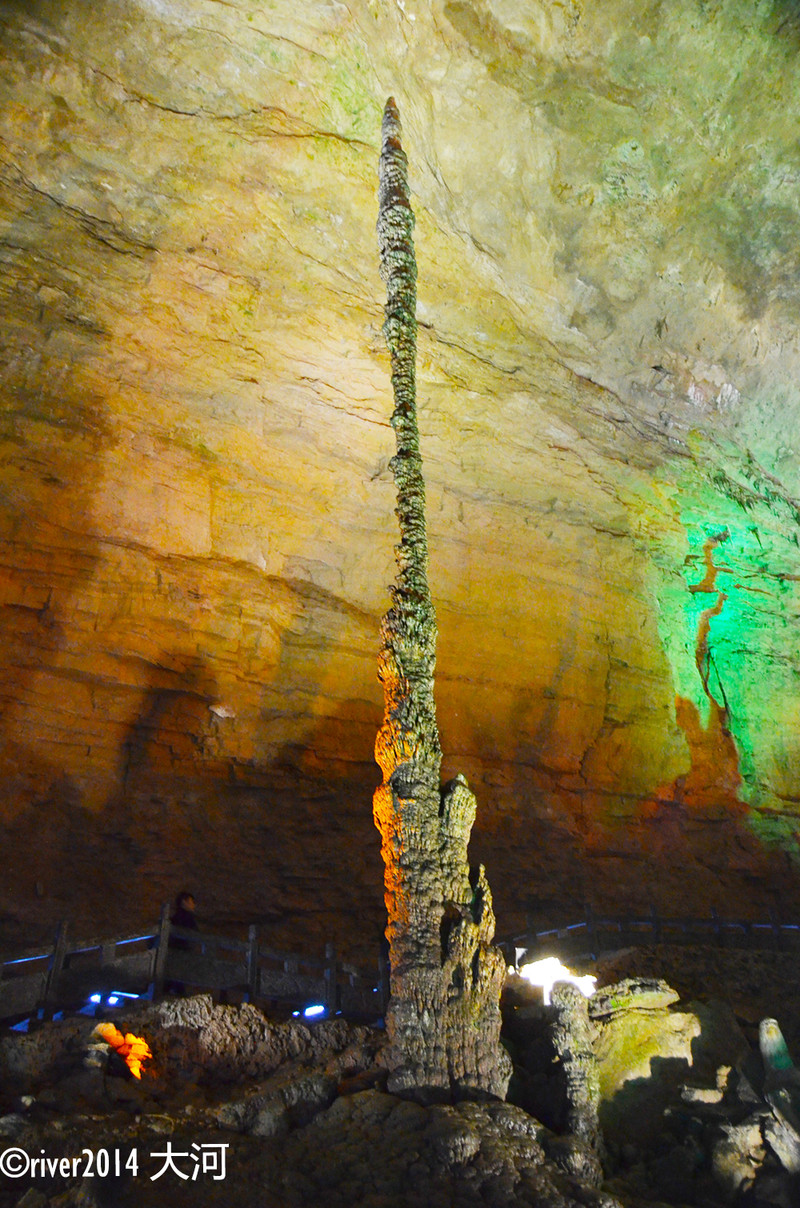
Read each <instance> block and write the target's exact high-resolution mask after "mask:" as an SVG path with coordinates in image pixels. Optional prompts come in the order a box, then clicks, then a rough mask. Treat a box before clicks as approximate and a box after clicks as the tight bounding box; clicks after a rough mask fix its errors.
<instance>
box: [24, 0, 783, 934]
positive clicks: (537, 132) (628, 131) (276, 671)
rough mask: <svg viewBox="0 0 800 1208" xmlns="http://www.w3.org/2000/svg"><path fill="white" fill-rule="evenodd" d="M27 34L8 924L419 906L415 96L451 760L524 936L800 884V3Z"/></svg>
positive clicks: (276, 11)
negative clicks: (384, 273) (400, 331)
mask: <svg viewBox="0 0 800 1208" xmlns="http://www.w3.org/2000/svg"><path fill="white" fill-rule="evenodd" d="M0 27H1V29H2V43H1V45H2V49H1V50H0V291H1V296H2V310H3V317H4V322H3V325H2V332H0V364H2V374H1V378H2V380H1V382H0V387H1V389H2V427H0V436H1V438H2V442H3V456H2V459H1V461H0V491H2V500H3V507H2V529H0V540H1V541H2V577H1V578H0V583H1V584H2V605H3V614H2V615H3V633H4V638H3V649H2V650H1V651H0V692H1V693H2V700H3V710H2V717H1V718H0V730H1V731H2V745H1V746H0V760H2V787H1V788H0V793H1V794H2V802H0V810H1V811H2V816H3V818H4V827H5V831H6V838H7V842H6V843H5V845H4V856H3V859H4V864H5V867H4V877H3V880H4V890H3V893H4V895H5V896H4V899H3V901H2V903H0V910H2V912H3V914H4V918H5V920H6V922H7V925H8V927H7V930H8V935H9V936H10V937H11V938H12V939H15V940H18V939H21V938H23V937H30V936H32V935H33V934H34V933H36V934H37V935H38V931H37V928H40V929H41V928H46V927H48V926H49V925H50V924H51V923H52V921H53V919H55V918H57V917H61V916H62V915H64V914H70V915H78V916H80V917H81V918H83V919H84V925H88V924H86V919H88V918H91V917H94V916H96V914H97V913H98V912H108V911H109V910H110V914H111V916H112V917H113V918H114V919H117V917H118V916H119V917H122V916H124V917H133V916H134V915H135V916H136V917H137V918H139V917H142V918H143V917H145V916H147V917H149V916H150V915H154V914H155V913H156V912H157V909H158V905H159V904H160V901H161V900H162V898H164V897H167V896H169V895H170V893H172V892H174V890H175V889H176V888H178V887H179V885H178V883H183V882H186V881H188V882H191V883H192V884H193V885H195V886H197V887H199V893H198V896H199V898H200V899H201V911H202V907H203V905H205V907H206V912H207V914H208V915H209V916H213V917H214V918H215V919H218V920H220V921H223V922H225V921H228V922H236V921H238V920H250V919H253V918H258V919H260V920H263V921H265V922H266V923H270V924H271V925H272V926H273V929H274V932H275V934H276V935H278V936H280V935H281V934H283V932H284V931H285V932H286V934H288V933H289V931H291V930H292V928H293V927H297V926H302V927H303V928H305V929H306V930H307V931H311V932H313V933H314V934H315V935H318V936H320V937H321V936H322V935H323V934H325V935H327V934H328V933H329V932H330V931H331V929H332V930H333V931H334V932H336V930H337V928H339V930H340V931H341V932H342V933H343V934H344V933H345V932H347V931H348V929H349V930H350V931H352V929H353V926H354V925H355V924H356V923H357V922H358V920H364V919H370V920H374V921H375V923H376V924H377V922H378V920H379V918H380V899H381V890H380V882H381V867H380V859H379V843H378V839H377V833H376V832H375V831H374V829H373V826H372V822H371V816H370V797H371V792H372V788H373V787H374V785H375V784H376V783H377V781H378V779H379V776H378V773H377V769H376V768H375V766H374V764H373V762H372V744H373V741H374V735H375V731H376V728H377V725H378V723H379V719H380V713H381V704H380V691H379V685H378V684H377V680H376V675H375V665H376V664H375V660H376V653H377V645H378V639H377V633H378V624H379V619H380V615H381V613H382V611H383V610H384V609H385V608H386V606H387V603H388V593H387V584H389V583H390V582H391V580H392V577H393V573H394V572H393V555H392V547H393V543H394V541H395V540H396V532H395V519H394V516H393V507H394V495H393V486H392V481H391V474H390V471H389V468H388V459H389V457H390V456H391V453H392V448H393V443H392V442H393V437H392V433H391V429H390V427H389V415H390V413H391V394H390V385H389V375H388V358H387V354H386V352H385V349H384V345H383V340H382V336H381V322H382V301H383V287H382V284H381V282H380V279H379V275H378V265H377V250H376V241H375V233H374V228H375V218H376V212H377V157H378V150H379V133H380V114H381V110H382V107H383V104H384V102H385V100H386V97H387V96H389V95H394V96H395V98H396V100H397V103H398V106H399V109H400V113H401V116H402V120H403V125H404V142H405V147H406V150H407V152H408V155H409V160H410V180H411V186H412V190H413V195H414V205H415V210H416V217H417V230H416V241H417V259H418V265H419V303H418V319H419V325H420V327H419V364H418V391H419V411H420V428H421V434H422V443H423V455H424V458H425V472H426V479H427V483H428V514H429V529H430V545H431V586H432V591H433V595H434V599H435V602H436V606H437V609H438V617H439V629H440V641H439V663H438V700H439V711H440V729H441V732H442V743H443V747H444V751H445V757H446V758H445V771H447V772H448V773H449V774H454V773H455V772H456V771H459V770H460V771H463V772H464V773H465V774H466V775H467V776H468V777H469V779H470V782H471V784H472V786H473V788H474V789H475V791H476V793H477V796H478V800H479V814H478V821H477V824H476V831H475V836H474V840H473V846H474V849H475V851H476V853H477V856H478V857H479V858H481V859H484V860H485V861H486V863H487V867H488V873H489V879H490V881H491V882H492V883H493V884H496V890H495V893H496V898H497V903H496V904H497V907H498V920H499V925H500V927H501V929H503V925H504V920H505V923H506V930H508V929H509V928H513V927H516V926H519V925H520V923H521V921H522V922H524V920H525V918H530V917H539V916H540V915H541V916H544V915H547V914H548V913H553V912H555V913H556V914H560V915H563V914H564V913H567V914H571V913H575V912H576V911H577V912H579V911H580V909H581V908H582V904H583V903H584V902H586V901H593V902H598V901H603V902H605V903H607V902H608V901H609V900H612V901H613V902H614V903H615V904H616V906H617V908H619V909H622V908H623V907H627V906H628V905H641V904H642V903H644V902H647V901H650V900H658V901H659V902H660V903H661V904H662V905H663V906H664V907H665V908H673V909H677V908H678V906H682V907H684V908H691V909H695V910H705V909H707V908H709V907H711V906H715V907H717V908H719V909H721V910H725V911H727V912H728V913H731V912H732V911H735V910H736V909H741V908H742V904H743V902H744V903H745V904H748V905H749V906H751V908H752V910H753V911H754V912H755V913H757V914H758V913H761V914H763V913H764V911H765V910H766V909H767V908H768V907H769V906H774V907H776V908H779V909H788V908H789V906H790V905H792V904H794V905H797V904H800V901H798V898H799V897H800V895H798V894H797V890H796V887H795V886H796V876H795V872H794V868H795V864H794V861H795V859H796V849H797V843H796V836H797V829H798V827H797V805H798V801H800V745H799V744H800V739H799V738H798V734H800V696H799V694H798V675H800V656H799V655H798V639H797V614H798V583H800V551H798V507H800V458H798V451H797V445H796V441H797V439H798V435H797V434H798V418H799V412H800V393H799V391H798V382H799V381H800V373H799V372H798V370H800V363H799V362H800V356H799V350H798V322H799V319H800V273H798V245H799V244H800V200H799V199H800V190H798V182H799V181H800V142H798V136H797V130H798V116H799V115H800V54H798V51H800V5H797V4H795V3H790V2H789V0H758V2H754V0H673V2H672V3H669V4H665V3H661V2H660V0H654V2H650V3H641V2H636V3H634V2H633V0H598V2H596V3H590V2H589V0H585V2H583V3H581V2H579V0H564V2H563V3H549V2H547V3H545V2H543V0H542V2H537V0H527V2H525V3H522V2H520V0H474V2H473V3H467V2H465V0H452V2H450V3H444V2H441V0H429V2H425V3H422V2H418V0H350V2H349V3H347V4H344V3H339V2H331V3H327V2H323V0H314V2H310V0H292V2H289V0H274V2H267V0H250V2H249V3H248V2H247V0H225V2H223V0H114V2H110V0H109V2H106V3H103V2H99V3H92V4H87V3H85V2H83V0H63V2H62V3H59V4H52V3H45V2H44V0H42V2H36V0H26V2H25V3H22V2H19V3H9V2H7V0H6V2H5V3H0ZM23 849H24V850H25V851H26V853H27V855H26V857H25V859H24V860H20V859H19V855H18V853H19V851H20V850H23ZM132 872H135V874H136V878H138V882H137V883H138V889H135V888H133V886H132V884H131V873H132ZM112 885H113V886H115V887H116V888H115V892H114V895H112V903H113V904H112V906H111V907H109V887H110V886H112ZM120 886H124V888H120ZM342 920H345V921H344V922H342ZM371 925H372V924H371V923H370V926H371ZM282 929H283V931H282ZM345 942H346V939H345Z"/></svg>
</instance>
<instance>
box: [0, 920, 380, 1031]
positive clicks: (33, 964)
mask: <svg viewBox="0 0 800 1208" xmlns="http://www.w3.org/2000/svg"><path fill="white" fill-rule="evenodd" d="M183 987H185V989H186V992H189V993H200V992H201V991H204V990H205V991H209V990H210V991H211V992H212V993H214V994H218V995H219V994H222V993H225V992H228V993H235V994H236V995H237V997H239V998H240V999H241V1000H246V1001H251V1002H259V1003H263V1004H274V1005H278V1004H280V1005H282V1006H284V1007H297V1008H302V1007H305V1006H306V1005H308V1004H310V1003H319V1004H322V1005H323V1006H324V1007H325V1009H326V1014H334V1013H336V1012H341V1013H342V1014H344V1015H347V1016H350V1017H364V1018H375V1017H377V1016H380V1015H382V1014H383V1012H384V1010H385V1007H386V1002H387V1000H388V975H387V970H386V969H385V968H383V967H382V966H381V965H379V964H378V963H377V962H376V969H375V973H374V975H372V976H367V977H365V976H363V975H362V974H361V973H359V971H358V970H356V969H354V968H353V967H352V966H351V965H347V964H344V963H342V962H340V961H339V960H337V957H336V952H335V949H334V948H333V945H331V944H328V945H326V949H325V955H324V957H322V958H319V957H313V956H308V955H306V954H302V953H293V952H291V953H287V952H278V951H277V950H275V949H273V948H270V947H267V946H266V945H265V944H263V943H262V942H261V940H260V938H259V935H258V930H257V928H256V927H250V929H249V932H248V938H247V940H236V939H231V938H229V937H228V936H221V935H210V934H207V933H205V932H201V931H194V930H185V929H182V928H179V927H175V926H173V924H172V923H171V922H170V911H169V907H168V906H165V907H164V909H163V910H162V912H161V920H160V923H159V926H158V928H157V929H156V930H154V931H151V932H148V933H146V934H139V935H134V936H125V937H123V938H120V939H110V940H103V941H101V942H98V943H91V944H82V945H81V946H80V947H70V945H69V942H68V926H67V924H66V923H61V924H60V925H59V927H58V929H57V932H56V938H55V943H54V945H53V949H52V951H50V952H46V953H41V954H37V955H36V956H30V957H22V958H20V959H18V960H12V961H6V962H5V963H3V964H2V965H0V1021H12V1020H14V1019H22V1018H25V1017H29V1016H38V1017H40V1018H49V1017H50V1016H52V1015H53V1014H54V1012H56V1011H58V1010H70V1009H77V1008H80V1007H82V1006H83V1005H85V1004H86V1003H87V1001H88V999H89V996H90V995H92V994H99V995H101V996H103V997H104V996H106V995H108V994H110V993H111V992H112V991H115V990H116V991H119V992H122V993H129V994H136V995H139V996H147V997H150V998H153V999H158V998H160V997H161V996H162V995H163V994H164V993H165V992H170V990H180V989H181V988H183Z"/></svg>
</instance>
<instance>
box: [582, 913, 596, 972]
mask: <svg viewBox="0 0 800 1208" xmlns="http://www.w3.org/2000/svg"><path fill="white" fill-rule="evenodd" d="M584 910H585V912H586V934H587V936H588V937H589V955H590V956H591V958H592V960H597V956H598V952H597V932H596V930H595V924H594V911H593V910H592V908H591V906H590V905H589V904H588V902H587V904H586V906H585V907H584Z"/></svg>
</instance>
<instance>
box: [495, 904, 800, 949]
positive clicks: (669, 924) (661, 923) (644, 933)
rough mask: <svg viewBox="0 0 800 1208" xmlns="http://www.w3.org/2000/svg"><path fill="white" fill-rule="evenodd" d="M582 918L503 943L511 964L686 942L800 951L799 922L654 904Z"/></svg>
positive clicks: (686, 943)
mask: <svg viewBox="0 0 800 1208" xmlns="http://www.w3.org/2000/svg"><path fill="white" fill-rule="evenodd" d="M585 911H586V913H585V917H584V918H583V919H582V920H581V921H580V922H577V923H571V924H569V925H568V926H566V927H551V928H546V929H544V930H542V931H536V930H530V931H526V932H523V933H522V934H521V935H515V936H512V937H511V938H510V939H507V940H504V941H503V942H502V947H503V948H504V950H505V951H506V952H507V954H508V956H509V960H510V961H513V960H514V957H515V955H516V952H517V951H522V952H524V953H525V956H524V957H523V959H525V960H536V959H537V958H538V957H539V956H546V955H554V956H572V957H573V958H574V957H585V958H591V959H596V958H597V957H598V956H599V955H600V953H601V952H611V951H614V950H617V949H620V948H635V947H644V946H645V945H649V944H684V945H691V946H693V947H697V946H699V945H703V944H711V945H714V946H717V947H721V948H738V949H753V950H764V949H771V950H772V951H775V952H796V951H798V950H800V924H797V923H783V922H779V921H778V920H777V918H775V917H772V918H770V920H769V921H768V922H753V921H751V920H748V919H723V918H721V917H720V915H718V914H717V912H716V911H714V910H712V911H711V914H710V915H709V916H708V917H707V918H696V917H668V916H666V917H665V916H662V915H661V914H659V912H658V910H657V909H656V908H655V907H654V906H653V907H651V909H650V911H649V913H648V914H644V915H618V916H614V917H610V916H607V915H599V914H595V913H594V912H593V911H592V910H591V909H590V908H589V907H586V908H585Z"/></svg>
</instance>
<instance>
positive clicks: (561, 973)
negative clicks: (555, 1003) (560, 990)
mask: <svg viewBox="0 0 800 1208" xmlns="http://www.w3.org/2000/svg"><path fill="white" fill-rule="evenodd" d="M517 972H518V973H519V975H520V977H524V978H525V980H526V981H529V982H530V983H531V985H532V986H541V987H542V994H543V996H544V1005H545V1006H546V1007H549V1006H550V993H551V991H552V989H553V986H554V985H555V983H556V982H560V981H565V982H571V983H572V985H573V986H577V987H578V989H579V990H580V992H581V994H582V995H583V996H584V998H591V997H592V995H593V994H594V986H595V982H596V981H597V978H596V977H595V976H594V974H592V973H587V974H585V975H584V976H583V977H580V976H579V975H578V974H577V973H573V972H572V970H571V969H568V968H567V967H566V965H562V964H561V961H560V960H559V959H558V957H557V956H546V957H545V958H544V960H540V961H532V962H531V963H530V964H529V965H522V966H521V967H520V968H519V969H518V970H517Z"/></svg>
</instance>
